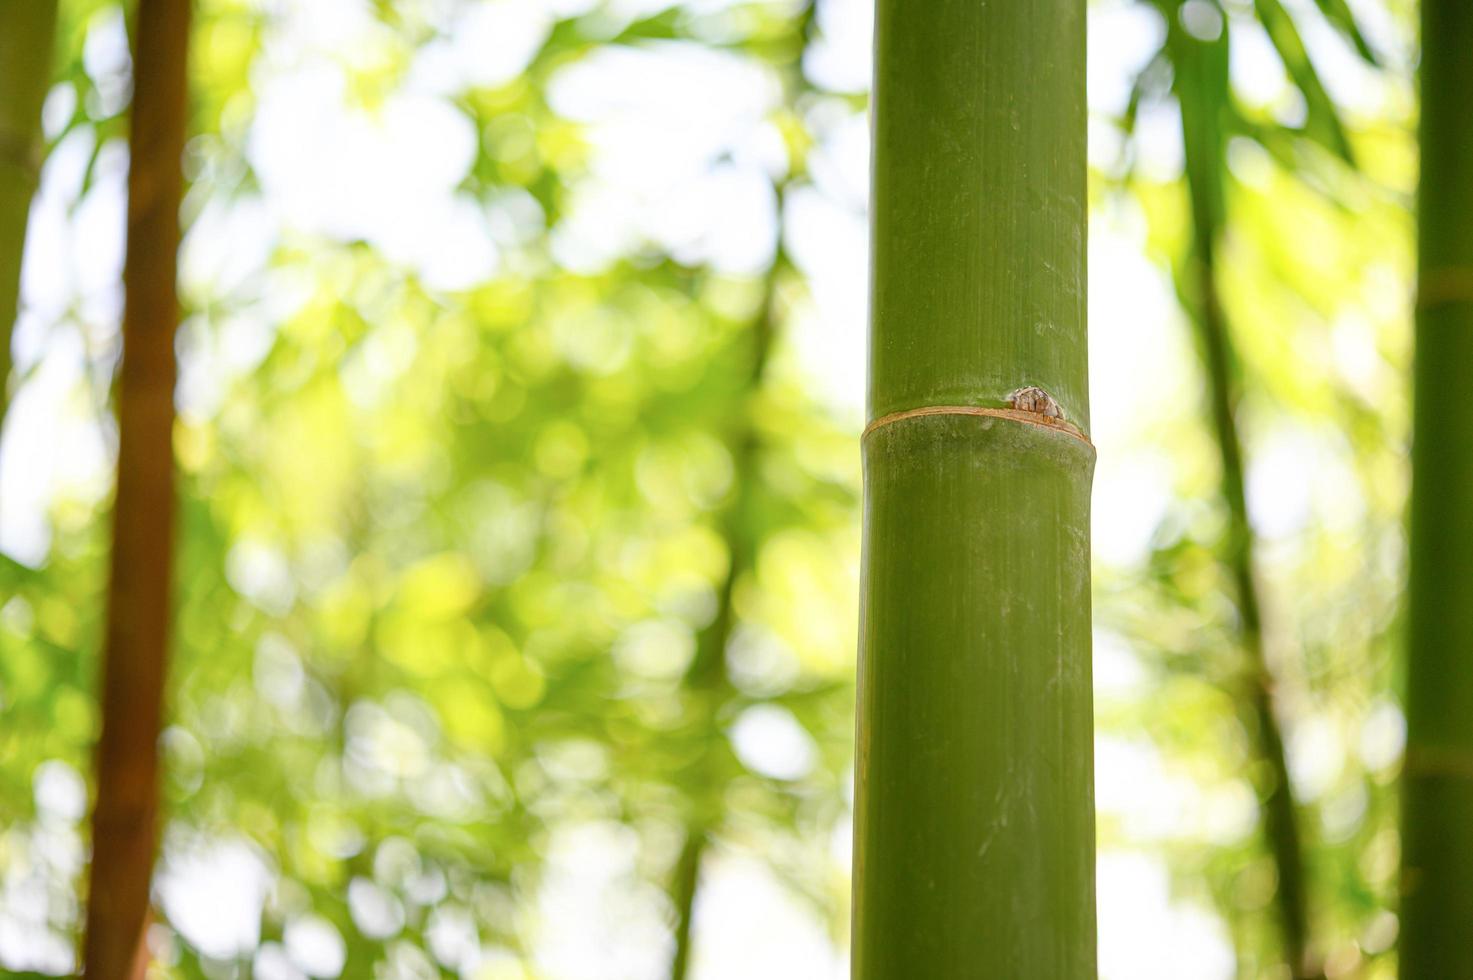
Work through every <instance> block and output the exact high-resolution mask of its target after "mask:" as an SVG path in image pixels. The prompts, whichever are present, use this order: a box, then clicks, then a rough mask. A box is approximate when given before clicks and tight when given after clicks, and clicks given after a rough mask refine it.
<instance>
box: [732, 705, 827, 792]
mask: <svg viewBox="0 0 1473 980" xmlns="http://www.w3.org/2000/svg"><path fill="white" fill-rule="evenodd" d="M729 734H730V736H731V743H732V747H733V748H734V749H735V750H736V754H737V758H739V759H741V760H742V764H743V765H744V766H746V767H747V768H748V769H750V770H752V771H753V772H756V773H760V774H761V775H764V776H770V777H772V778H773V779H787V780H791V779H802V778H803V777H804V776H806V775H808V774H809V773H810V772H812V771H813V766H814V764H815V763H816V762H817V761H818V750H817V747H816V746H815V745H814V744H813V737H812V736H811V735H809V734H808V732H807V731H806V730H804V728H803V726H802V725H800V724H798V720H797V719H796V718H794V717H793V714H792V712H790V711H788V710H787V709H786V708H781V707H778V706H777V705H773V704H759V705H755V706H753V707H751V708H748V709H747V710H746V711H743V712H742V713H741V715H740V716H739V717H738V718H737V720H736V723H735V724H733V725H732V726H731V731H730V733H729Z"/></svg>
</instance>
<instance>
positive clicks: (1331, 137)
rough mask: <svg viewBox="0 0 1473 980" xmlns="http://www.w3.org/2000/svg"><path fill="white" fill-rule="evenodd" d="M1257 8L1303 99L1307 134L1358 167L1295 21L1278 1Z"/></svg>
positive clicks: (1258, 0)
mask: <svg viewBox="0 0 1473 980" xmlns="http://www.w3.org/2000/svg"><path fill="white" fill-rule="evenodd" d="M1254 9H1255V10H1256V11H1257V12H1258V19H1259V20H1260V21H1261V22H1262V24H1263V29H1264V30H1265V31H1267V32H1268V36H1269V40H1270V41H1271V42H1272V43H1273V46H1274V50H1276V51H1277V52H1278V53H1279V59H1280V60H1281V61H1282V62H1283V63H1284V69H1285V70H1286V71H1287V72H1288V73H1289V78H1290V79H1291V80H1292V81H1293V82H1294V86H1295V87H1296V88H1297V89H1299V92H1300V94H1301V95H1303V96H1304V103H1305V107H1306V112H1307V117H1306V119H1305V123H1304V129H1305V132H1306V134H1308V135H1309V136H1310V137H1311V138H1312V139H1314V140H1316V141H1318V142H1319V143H1321V144H1323V145H1324V146H1325V148H1326V149H1328V150H1330V151H1331V152H1332V153H1334V154H1335V155H1336V156H1338V157H1340V158H1341V159H1342V160H1344V161H1345V162H1346V163H1348V164H1350V165H1351V166H1355V156H1354V153H1353V152H1352V150H1351V147H1350V140H1349V138H1348V137H1347V136H1346V135H1345V127H1344V125H1343V124H1342V123H1341V121H1340V113H1339V110H1338V109H1336V107H1335V103H1334V101H1333V100H1332V99H1331V98H1330V95H1329V93H1328V92H1326V91H1325V86H1324V83H1322V82H1321V81H1320V76H1319V73H1318V72H1317V71H1316V70H1315V67H1314V62H1313V61H1311V60H1310V57H1309V51H1308V50H1306V48H1305V47H1304V39H1303V38H1302V37H1300V34H1299V28H1298V27H1297V26H1296V25H1295V23H1294V19H1293V18H1292V17H1290V16H1289V12H1288V11H1287V10H1285V9H1284V7H1283V4H1281V3H1280V2H1279V0H1254Z"/></svg>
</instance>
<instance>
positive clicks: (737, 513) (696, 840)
mask: <svg viewBox="0 0 1473 980" xmlns="http://www.w3.org/2000/svg"><path fill="white" fill-rule="evenodd" d="M777 193H778V207H777V213H778V219H779V224H781V219H782V214H783V201H784V197H785V187H784V186H783V185H781V184H780V185H779V186H778V188H777ZM788 268H789V261H788V258H787V254H786V252H785V251H784V250H783V248H782V246H781V244H779V246H778V250H777V254H776V255H775V256H774V257H773V260H772V265H771V266H770V267H769V269H768V272H767V277H766V282H765V285H764V288H763V298H762V304H761V307H760V310H759V312H758V314H757V318H756V320H755V321H754V322H753V324H752V329H751V335H752V347H751V351H750V357H751V363H750V365H749V367H748V378H749V381H748V389H749V390H751V391H753V392H755V391H757V390H758V389H759V388H760V387H761V385H762V378H763V376H764V375H765V374H766V371H767V363H768V360H769V358H770V356H771V353H772V347H773V340H774V337H775V334H776V325H777V315H778V314H777V303H778V299H777V290H778V284H779V282H780V281H781V279H782V277H783V276H784V275H786V273H787V271H788ZM729 449H730V451H731V454H732V473H733V482H734V485H735V487H736V493H735V495H734V497H733V498H732V501H731V503H730V504H729V505H728V507H727V511H726V513H725V514H724V515H723V519H722V524H723V537H724V538H725V541H726V547H727V553H728V556H729V561H728V564H727V569H726V576H725V577H724V578H723V579H722V582H721V587H720V591H719V592H718V593H717V602H716V615H715V616H714V617H712V619H711V622H710V623H709V624H707V625H706V627H705V628H704V629H702V630H701V632H700V634H699V635H698V636H697V637H696V652H695V656H694V657H692V659H691V663H690V667H689V668H688V669H687V670H686V674H685V679H684V684H685V688H686V691H687V692H688V694H689V696H690V699H691V705H692V715H693V724H694V726H695V727H696V728H697V729H698V730H703V731H705V730H711V729H713V728H714V727H715V726H716V724H717V716H718V715H719V713H720V710H721V707H722V705H723V704H724V703H725V702H726V701H727V700H728V699H729V698H730V697H731V695H732V694H733V693H734V692H733V688H732V684H731V678H730V676H729V674H728V673H727V669H726V648H727V646H728V644H729V643H730V642H731V637H732V632H733V630H734V629H735V627H736V609H735V604H734V597H735V595H736V585H737V582H738V581H740V580H741V578H742V576H743V575H746V574H747V573H748V572H749V571H750V570H751V568H752V565H753V563H754V562H755V561H756V558H757V543H756V542H754V541H752V540H751V535H750V533H749V532H748V530H747V527H748V524H749V521H750V519H751V508H752V502H753V500H754V498H755V496H756V491H757V480H758V473H757V463H758V459H759V457H760V455H761V450H762V444H761V437H760V435H759V434H758V432H757V428H756V426H755V424H754V423H753V422H752V420H751V419H750V417H744V420H743V422H742V424H741V425H740V426H739V427H738V431H737V432H735V433H734V434H733V435H732V436H731V437H730V440H729ZM716 768H717V766H716V764H715V761H714V760H712V759H710V758H702V759H701V760H699V761H698V763H697V765H696V766H695V767H694V772H693V777H694V779H695V780H696V782H697V785H693V786H688V787H686V790H687V795H688V796H690V797H691V802H690V804H689V806H690V810H691V812H690V813H688V814H687V816H686V827H685V844H684V846H683V847H682V849H681V853H680V858H679V860H678V861H677V862H676V868H675V875H674V877H673V880H672V883H671V895H672V899H673V901H674V904H675V912H676V924H675V949H674V953H673V954H672V956H671V960H670V978H671V980H685V978H686V976H687V974H688V972H689V970H690V963H691V951H692V946H693V940H694V932H693V930H692V925H693V923H694V914H695V904H696V894H697V890H698V889H699V887H700V882H701V863H702V861H703V859H704V857H705V854H706V850H707V848H708V846H709V845H710V840H711V833H712V831H713V830H715V829H716V827H717V826H718V825H719V824H720V822H721V814H720V813H711V812H708V811H707V810H706V809H705V808H704V807H703V806H702V805H701V804H700V803H699V802H698V801H699V800H700V799H701V798H703V797H704V798H708V799H710V798H715V799H719V798H720V796H721V792H720V787H717V786H712V785H711V781H712V780H713V779H716V778H717V776H716V775H715V770H716Z"/></svg>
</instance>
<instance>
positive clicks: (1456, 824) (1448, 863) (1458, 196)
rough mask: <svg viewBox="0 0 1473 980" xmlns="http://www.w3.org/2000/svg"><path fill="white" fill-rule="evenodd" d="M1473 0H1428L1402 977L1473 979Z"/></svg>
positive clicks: (1423, 81)
mask: <svg viewBox="0 0 1473 980" xmlns="http://www.w3.org/2000/svg"><path fill="white" fill-rule="evenodd" d="M1470 53H1473V4H1470V3H1468V2H1467V0H1424V2H1423V4H1422V68H1421V71H1422V78H1421V91H1422V123H1421V126H1422V132H1421V140H1422V178H1421V192H1420V202H1419V208H1418V219H1419V231H1418V253H1419V256H1418V266H1419V268H1418V309H1417V323H1416V366H1415V374H1414V384H1415V389H1416V390H1415V399H1414V401H1415V405H1414V435H1413V440H1412V503H1411V582H1410V586H1409V604H1408V623H1409V627H1410V631H1409V644H1408V665H1407V697H1406V713H1407V748H1406V763H1405V767H1404V770H1403V773H1404V775H1403V787H1402V801H1403V807H1404V812H1403V824H1402V910H1401V940H1400V944H1401V950H1400V959H1401V975H1402V977H1404V978H1407V980H1444V978H1450V977H1473V935H1470V927H1473V387H1470V386H1469V384H1468V378H1467V371H1468V369H1469V367H1470V366H1473V109H1470V107H1473V55H1470Z"/></svg>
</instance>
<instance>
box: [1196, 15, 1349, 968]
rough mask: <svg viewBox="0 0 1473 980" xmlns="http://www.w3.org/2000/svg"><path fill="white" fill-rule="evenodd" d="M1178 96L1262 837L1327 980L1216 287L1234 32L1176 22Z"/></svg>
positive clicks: (1284, 907) (1285, 902)
mask: <svg viewBox="0 0 1473 980" xmlns="http://www.w3.org/2000/svg"><path fill="white" fill-rule="evenodd" d="M1171 29H1172V31H1173V32H1174V34H1175V37H1174V38H1173V40H1174V41H1175V42H1176V44H1175V47H1176V51H1177V56H1176V59H1175V67H1176V70H1177V81H1176V86H1177V94H1178V100H1179V102H1180V105H1181V120H1182V142H1183V147H1184V150H1185V155H1186V167H1185V170H1186V182H1187V191H1188V195H1189V197H1190V205H1191V207H1190V217H1191V249H1192V251H1191V254H1190V256H1189V257H1188V258H1187V260H1186V262H1185V263H1184V265H1183V267H1182V268H1180V269H1178V271H1177V275H1178V288H1179V289H1180V290H1181V292H1182V294H1183V296H1184V297H1185V298H1186V299H1187V303H1186V304H1184V305H1185V306H1186V307H1187V311H1188V313H1189V315H1190V317H1191V320H1192V323H1193V325H1194V327H1195V328H1196V334H1197V344H1198V352H1199V354H1200V356H1201V358H1202V363H1203V368H1204V370H1205V371H1206V375H1207V400H1208V407H1209V411H1210V415H1211V425H1212V434H1213V438H1214V441H1215V442H1216V445H1217V453H1218V460H1219V464H1220V465H1221V467H1222V480H1221V483H1220V484H1219V493H1220V496H1221V499H1222V502H1223V504H1224V506H1225V507H1226V508H1227V512H1228V533H1227V544H1226V547H1225V553H1224V554H1223V556H1222V561H1223V562H1224V563H1225V564H1226V565H1227V567H1228V570H1229V573H1230V575H1231V577H1232V580H1233V588H1234V591H1235V593H1236V598H1237V609H1238V624H1237V633H1238V644H1239V647H1240V649H1241V651H1242V655H1243V677H1242V683H1243V686H1244V687H1245V689H1246V690H1245V691H1244V692H1243V694H1244V695H1245V698H1246V701H1245V708H1246V713H1247V715H1248V718H1247V719H1246V721H1247V724H1248V727H1249V728H1250V731H1251V734H1252V736H1253V737H1254V740H1255V741H1256V743H1257V746H1258V754H1259V756H1260V757H1261V758H1262V759H1263V761H1264V762H1265V763H1266V764H1267V765H1268V768H1269V771H1270V775H1271V779H1272V784H1271V785H1270V786H1268V787H1266V792H1265V796H1264V800H1263V806H1264V816H1263V834H1264V838H1265V843H1266V845H1267V847H1268V851H1269V854H1270V856H1271V858H1272V860H1273V863H1274V868H1275V870H1276V872H1277V875H1278V888H1277V891H1276V892H1275V906H1276V908H1277V916H1278V919H1279V926H1280V932H1281V934H1282V937H1283V944H1284V960H1285V961H1286V962H1287V963H1288V964H1289V967H1290V969H1291V971H1292V972H1293V975H1294V976H1295V977H1297V978H1303V977H1318V976H1320V972H1319V968H1318V966H1317V965H1316V964H1315V961H1314V955H1313V950H1312V941H1311V930H1310V924H1309V912H1308V904H1309V901H1308V894H1307V891H1308V889H1307V886H1306V883H1305V859H1304V843H1303V840H1302V839H1301V833H1300V824H1299V815H1298V806H1297V805H1296V802H1295V799H1294V787H1293V784H1292V782H1291V781H1290V776H1289V766H1288V759H1287V756H1286V754H1285V749H1284V737H1283V732H1282V728H1281V725H1280V710H1281V709H1280V707H1279V705H1278V704H1277V699H1276V697H1275V690H1276V682H1275V678H1274V675H1273V670H1272V667H1271V665H1270V663H1269V660H1268V658H1267V656H1266V655H1265V648H1264V629H1263V615H1262V602H1261V597H1260V593H1259V587H1258V583H1257V579H1256V578H1255V571H1254V569H1255V559H1254V546H1255V536H1254V532H1253V525H1252V522H1251V520H1250V519H1249V515H1248V501H1247V493H1246V489H1245V480H1244V464H1243V443H1242V438H1241V436H1240V435H1239V432H1238V424H1237V407H1238V398H1239V392H1238V383H1237V371H1238V367H1237V359H1236V356H1235V354H1234V351H1233V342H1232V330H1231V326H1230V324H1229V323H1228V320H1227V315H1226V313H1225V311H1224V310H1223V306H1222V300H1221V296H1220V294H1219V291H1218V287H1217V273H1218V262H1217V248H1218V243H1219V242H1220V240H1221V238H1222V235H1223V231H1224V229H1225V228H1226V225H1227V198H1226V192H1225V181H1226V153H1225V134H1224V132H1223V127H1222V124H1221V114H1222V112H1223V110H1224V108H1225V106H1226V103H1227V99H1228V62H1227V51H1226V37H1227V34H1226V31H1224V32H1223V34H1222V36H1221V38H1219V39H1217V40H1214V41H1204V40H1201V39H1196V38H1188V37H1187V36H1186V35H1185V33H1184V32H1183V31H1182V28H1181V26H1180V24H1179V23H1178V22H1177V21H1176V20H1175V19H1173V21H1172V28H1171Z"/></svg>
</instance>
